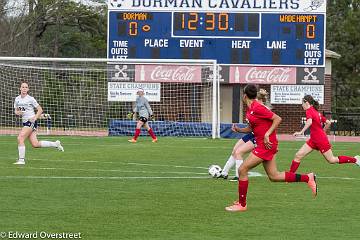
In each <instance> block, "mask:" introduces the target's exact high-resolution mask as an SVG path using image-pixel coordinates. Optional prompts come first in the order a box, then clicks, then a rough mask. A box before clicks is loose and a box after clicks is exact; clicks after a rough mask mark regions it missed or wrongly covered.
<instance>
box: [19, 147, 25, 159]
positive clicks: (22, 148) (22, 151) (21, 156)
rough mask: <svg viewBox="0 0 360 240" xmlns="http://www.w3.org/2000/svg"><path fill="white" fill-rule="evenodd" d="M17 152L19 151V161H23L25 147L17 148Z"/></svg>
mask: <svg viewBox="0 0 360 240" xmlns="http://www.w3.org/2000/svg"><path fill="white" fill-rule="evenodd" d="M18 150H19V160H24V161H25V145H23V146H18Z"/></svg>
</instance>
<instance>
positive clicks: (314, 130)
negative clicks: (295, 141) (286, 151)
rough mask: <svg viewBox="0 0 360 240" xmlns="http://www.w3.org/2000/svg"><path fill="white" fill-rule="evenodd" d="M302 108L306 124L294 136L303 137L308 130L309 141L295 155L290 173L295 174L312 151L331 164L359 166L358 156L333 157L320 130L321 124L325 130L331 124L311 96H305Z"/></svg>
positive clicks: (321, 129) (328, 144)
mask: <svg viewBox="0 0 360 240" xmlns="http://www.w3.org/2000/svg"><path fill="white" fill-rule="evenodd" d="M302 107H303V109H304V110H305V111H306V123H305V126H304V127H303V129H302V130H301V131H300V132H296V133H294V136H299V135H304V132H305V131H306V130H307V129H308V128H310V139H309V140H307V141H306V143H305V144H304V145H303V146H302V147H301V148H300V150H299V151H298V152H297V153H296V154H295V158H294V160H293V161H292V163H291V166H290V172H296V170H297V169H298V167H299V165H300V162H301V160H302V159H303V158H304V157H305V156H306V155H308V154H309V153H310V152H312V151H313V150H318V151H320V152H321V154H322V155H323V156H324V158H325V159H326V160H327V161H328V162H329V163H331V164H334V163H339V164H343V163H355V164H357V165H358V166H360V156H355V157H349V156H338V157H335V156H334V154H333V152H332V150H331V144H330V143H329V140H328V138H327V136H326V133H325V131H324V129H323V128H322V124H323V123H325V128H327V127H328V126H330V124H331V123H330V121H329V120H327V119H326V118H325V117H324V116H323V115H322V114H321V113H319V112H318V109H319V103H318V102H317V101H315V100H314V98H313V97H312V96H310V95H306V96H305V97H304V98H303V102H302Z"/></svg>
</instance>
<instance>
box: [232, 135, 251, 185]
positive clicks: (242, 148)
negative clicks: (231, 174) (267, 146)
mask: <svg viewBox="0 0 360 240" xmlns="http://www.w3.org/2000/svg"><path fill="white" fill-rule="evenodd" d="M253 149H254V144H253V142H252V141H247V142H246V143H244V144H242V145H239V146H238V147H237V148H236V149H234V151H233V156H234V158H235V165H236V177H237V178H238V177H239V174H238V173H239V172H238V169H239V168H240V166H241V164H242V163H243V159H244V155H245V154H247V153H249V152H251V150H253ZM235 180H237V179H235Z"/></svg>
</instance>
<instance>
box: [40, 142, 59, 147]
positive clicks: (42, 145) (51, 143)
mask: <svg viewBox="0 0 360 240" xmlns="http://www.w3.org/2000/svg"><path fill="white" fill-rule="evenodd" d="M40 146H41V147H42V148H45V147H55V148H56V147H57V146H56V143H55V142H50V141H40Z"/></svg>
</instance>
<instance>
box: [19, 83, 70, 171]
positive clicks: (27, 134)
mask: <svg viewBox="0 0 360 240" xmlns="http://www.w3.org/2000/svg"><path fill="white" fill-rule="evenodd" d="M28 92H29V85H28V83H26V82H22V83H21V86H20V95H19V96H17V97H16V98H15V102H14V109H15V114H16V115H18V116H21V117H22V123H23V128H22V129H21V131H20V133H19V136H18V138H17V140H18V150H19V159H18V161H17V162H15V163H14V164H17V165H24V164H25V140H26V139H27V138H28V139H29V141H30V143H31V145H32V146H33V147H34V148H40V147H53V148H57V149H58V150H60V151H64V148H63V147H62V146H61V143H60V141H59V140H57V141H56V142H50V141H38V139H37V133H36V130H37V127H38V122H37V119H39V118H41V117H42V113H43V110H42V108H41V106H40V105H39V104H38V103H37V101H36V100H35V98H33V97H31V96H30V95H28ZM34 109H36V113H35V111H34Z"/></svg>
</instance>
